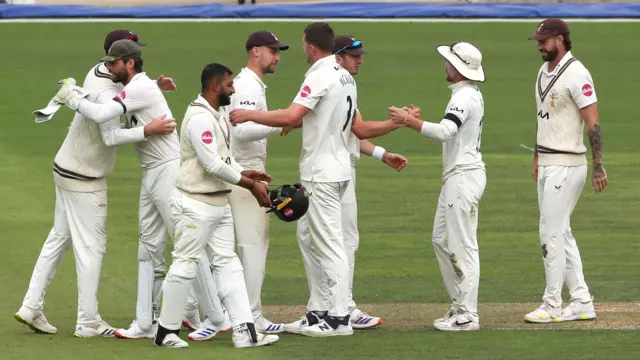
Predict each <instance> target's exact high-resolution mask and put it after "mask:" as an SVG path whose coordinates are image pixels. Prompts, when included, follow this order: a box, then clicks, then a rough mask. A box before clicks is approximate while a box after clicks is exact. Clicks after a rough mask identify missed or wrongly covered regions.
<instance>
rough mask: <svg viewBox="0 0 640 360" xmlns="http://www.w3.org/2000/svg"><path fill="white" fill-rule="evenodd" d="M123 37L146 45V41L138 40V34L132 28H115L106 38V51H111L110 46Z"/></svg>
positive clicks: (140, 44)
mask: <svg viewBox="0 0 640 360" xmlns="http://www.w3.org/2000/svg"><path fill="white" fill-rule="evenodd" d="M122 39H129V40H131V41H135V42H136V43H137V44H138V46H145V45H147V44H146V43H143V42H141V41H139V40H138V34H136V33H134V32H132V31H131V30H125V29H118V30H113V31H112V32H110V33H108V34H107V37H106V38H105V39H104V52H105V53H107V52H109V48H110V47H111V45H113V43H114V42H116V41H118V40H122Z"/></svg>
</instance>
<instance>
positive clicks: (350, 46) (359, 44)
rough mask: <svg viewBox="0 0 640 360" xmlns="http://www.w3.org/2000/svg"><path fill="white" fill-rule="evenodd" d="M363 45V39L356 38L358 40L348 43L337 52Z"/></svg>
mask: <svg viewBox="0 0 640 360" xmlns="http://www.w3.org/2000/svg"><path fill="white" fill-rule="evenodd" d="M361 47H362V41H360V40H356V41H354V42H352V43H351V44H350V45H347V46H345V47H343V48H342V49H340V50H338V51H336V54H339V53H340V52H342V51H344V50H354V49H360V48H361Z"/></svg>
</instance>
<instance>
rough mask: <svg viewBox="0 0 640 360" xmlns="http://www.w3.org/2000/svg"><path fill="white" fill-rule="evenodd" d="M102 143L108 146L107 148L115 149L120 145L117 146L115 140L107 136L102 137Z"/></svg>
mask: <svg viewBox="0 0 640 360" xmlns="http://www.w3.org/2000/svg"><path fill="white" fill-rule="evenodd" d="M102 142H103V143H104V144H105V145H106V146H107V147H113V146H116V145H118V144H116V142H115V140H114V139H113V137H112V136H105V135H102Z"/></svg>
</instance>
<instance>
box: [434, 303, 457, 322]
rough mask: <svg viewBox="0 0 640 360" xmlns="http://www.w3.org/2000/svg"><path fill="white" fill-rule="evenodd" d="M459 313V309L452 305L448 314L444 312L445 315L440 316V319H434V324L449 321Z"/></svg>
mask: <svg viewBox="0 0 640 360" xmlns="http://www.w3.org/2000/svg"><path fill="white" fill-rule="evenodd" d="M457 313H458V309H456V308H454V307H451V308H450V309H449V311H447V313H446V314H444V316H443V317H441V318H439V319H435V320H434V321H433V326H436V324H437V323H441V322H447V321H449V319H451V318H452V317H453V316H455V315H456V314H457Z"/></svg>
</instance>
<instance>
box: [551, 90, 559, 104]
mask: <svg viewBox="0 0 640 360" xmlns="http://www.w3.org/2000/svg"><path fill="white" fill-rule="evenodd" d="M556 100H558V92H557V91H556V90H555V89H553V90H551V93H550V94H549V105H551V107H553V108H554V107H556Z"/></svg>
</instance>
